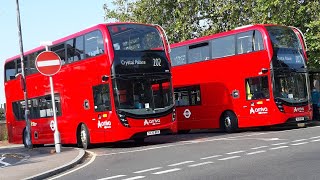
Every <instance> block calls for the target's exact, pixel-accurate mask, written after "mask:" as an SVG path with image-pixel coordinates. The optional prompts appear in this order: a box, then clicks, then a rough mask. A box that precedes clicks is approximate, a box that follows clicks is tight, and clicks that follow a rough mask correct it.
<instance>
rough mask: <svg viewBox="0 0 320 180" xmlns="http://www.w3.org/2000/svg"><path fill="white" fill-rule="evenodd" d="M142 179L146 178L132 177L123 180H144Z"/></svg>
mask: <svg viewBox="0 0 320 180" xmlns="http://www.w3.org/2000/svg"><path fill="white" fill-rule="evenodd" d="M142 178H145V176H135V177H131V178H127V179H123V180H135V179H142Z"/></svg>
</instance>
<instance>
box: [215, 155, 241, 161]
mask: <svg viewBox="0 0 320 180" xmlns="http://www.w3.org/2000/svg"><path fill="white" fill-rule="evenodd" d="M239 157H241V156H231V157H226V158H221V159H218V160H219V161H225V160H229V159H235V158H239Z"/></svg>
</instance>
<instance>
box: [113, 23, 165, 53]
mask: <svg viewBox="0 0 320 180" xmlns="http://www.w3.org/2000/svg"><path fill="white" fill-rule="evenodd" d="M108 30H109V32H110V35H111V39H112V43H113V48H114V50H115V51H117V50H130V51H147V50H164V46H163V42H162V39H161V36H160V33H159V31H158V30H157V29H156V28H155V27H153V26H147V25H140V24H118V25H112V26H108Z"/></svg>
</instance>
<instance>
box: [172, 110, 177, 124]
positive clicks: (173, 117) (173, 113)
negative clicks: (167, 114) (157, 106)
mask: <svg viewBox="0 0 320 180" xmlns="http://www.w3.org/2000/svg"><path fill="white" fill-rule="evenodd" d="M175 120H176V109H174V108H173V111H172V122H174V121H175Z"/></svg>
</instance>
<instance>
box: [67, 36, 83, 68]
mask: <svg viewBox="0 0 320 180" xmlns="http://www.w3.org/2000/svg"><path fill="white" fill-rule="evenodd" d="M66 46H67V59H68V62H69V63H71V62H74V61H78V60H81V59H84V36H80V37H77V38H74V39H70V40H68V41H67V42H66Z"/></svg>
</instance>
